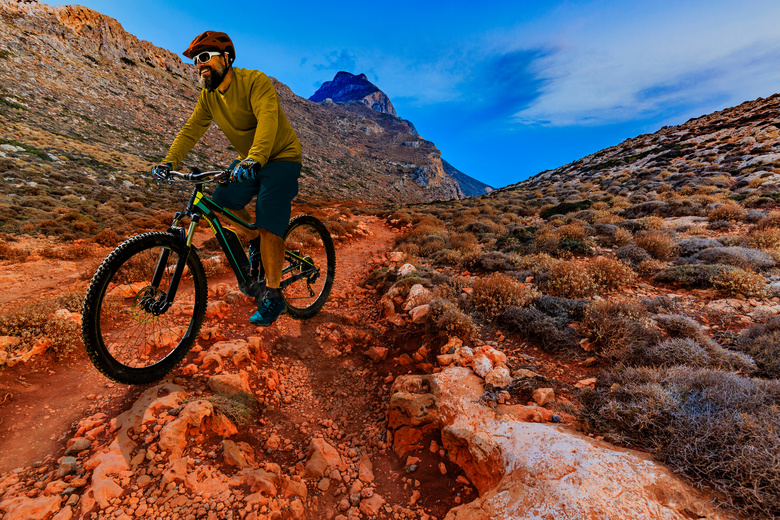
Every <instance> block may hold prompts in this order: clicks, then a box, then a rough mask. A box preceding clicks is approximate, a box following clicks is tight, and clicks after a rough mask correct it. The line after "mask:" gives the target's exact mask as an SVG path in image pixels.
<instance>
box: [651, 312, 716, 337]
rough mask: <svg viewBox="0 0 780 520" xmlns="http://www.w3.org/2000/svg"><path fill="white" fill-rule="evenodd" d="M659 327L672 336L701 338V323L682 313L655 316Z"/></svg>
mask: <svg viewBox="0 0 780 520" xmlns="http://www.w3.org/2000/svg"><path fill="white" fill-rule="evenodd" d="M655 321H656V323H658V324H659V325H660V326H661V328H663V329H664V331H666V333H667V334H669V336H671V337H673V338H702V337H704V336H703V335H702V331H701V325H699V324H698V323H696V322H695V321H694V320H692V319H691V318H689V317H688V316H683V315H682V314H665V315H662V316H658V317H656V318H655Z"/></svg>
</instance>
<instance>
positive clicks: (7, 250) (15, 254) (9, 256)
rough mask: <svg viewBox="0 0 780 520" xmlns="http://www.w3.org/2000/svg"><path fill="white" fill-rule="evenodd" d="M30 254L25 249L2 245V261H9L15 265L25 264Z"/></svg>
mask: <svg viewBox="0 0 780 520" xmlns="http://www.w3.org/2000/svg"><path fill="white" fill-rule="evenodd" d="M28 256H30V253H29V252H28V251H26V250H24V249H21V248H18V247H13V246H11V245H9V244H0V260H9V261H11V262H14V263H18V262H24V261H25V260H26V259H27V257H28Z"/></svg>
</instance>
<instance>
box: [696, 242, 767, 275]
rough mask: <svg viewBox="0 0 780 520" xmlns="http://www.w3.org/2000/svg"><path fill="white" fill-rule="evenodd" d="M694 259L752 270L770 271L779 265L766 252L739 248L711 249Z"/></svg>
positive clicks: (698, 254)
mask: <svg viewBox="0 0 780 520" xmlns="http://www.w3.org/2000/svg"><path fill="white" fill-rule="evenodd" d="M693 258H695V259H696V260H699V261H702V262H706V263H708V264H727V265H733V266H735V267H740V268H742V269H750V270H757V269H768V268H770V267H774V266H775V264H776V263H777V262H776V260H775V259H774V258H773V257H772V255H770V254H769V253H767V252H766V251H761V250H759V249H751V248H748V247H739V246H728V247H710V248H707V249H704V250H702V251H699V252H698V253H696V254H695V255H693Z"/></svg>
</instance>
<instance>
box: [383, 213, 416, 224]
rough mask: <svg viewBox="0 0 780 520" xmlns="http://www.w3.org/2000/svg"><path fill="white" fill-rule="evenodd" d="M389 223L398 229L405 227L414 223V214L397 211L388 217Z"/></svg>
mask: <svg viewBox="0 0 780 520" xmlns="http://www.w3.org/2000/svg"><path fill="white" fill-rule="evenodd" d="M386 220H387V223H388V224H390V225H393V226H396V227H403V226H406V225H407V224H411V222H412V214H411V213H409V212H408V211H402V210H399V211H396V212H394V213H391V214H390V215H389V216H388V217H387V219H386Z"/></svg>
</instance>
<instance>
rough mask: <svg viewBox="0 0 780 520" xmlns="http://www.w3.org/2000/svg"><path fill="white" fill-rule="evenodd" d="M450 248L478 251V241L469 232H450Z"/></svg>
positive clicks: (468, 251) (463, 251) (471, 251)
mask: <svg viewBox="0 0 780 520" xmlns="http://www.w3.org/2000/svg"><path fill="white" fill-rule="evenodd" d="M450 248H452V249H454V250H455V251H459V252H461V253H473V252H475V251H479V242H478V241H477V238H476V237H475V236H474V235H472V234H471V233H450Z"/></svg>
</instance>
